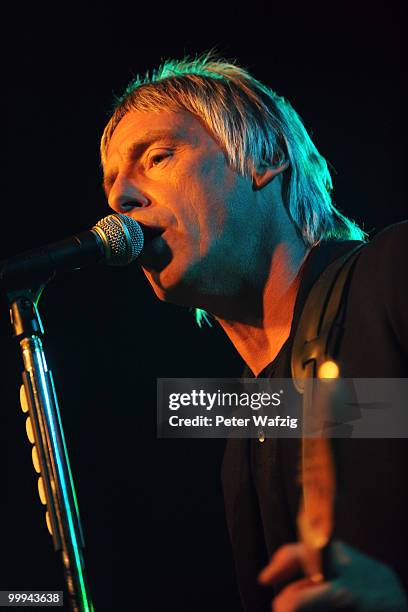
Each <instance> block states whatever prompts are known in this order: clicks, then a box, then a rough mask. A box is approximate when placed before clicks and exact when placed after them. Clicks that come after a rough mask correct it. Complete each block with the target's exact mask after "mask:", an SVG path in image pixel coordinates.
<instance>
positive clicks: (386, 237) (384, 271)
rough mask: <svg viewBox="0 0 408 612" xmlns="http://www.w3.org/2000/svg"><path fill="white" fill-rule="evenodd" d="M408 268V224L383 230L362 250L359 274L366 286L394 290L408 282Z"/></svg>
mask: <svg viewBox="0 0 408 612" xmlns="http://www.w3.org/2000/svg"><path fill="white" fill-rule="evenodd" d="M407 267H408V221H401V222H400V223H395V224H394V225H390V226H389V227H386V228H385V229H382V230H381V231H379V232H378V233H377V234H375V235H374V236H373V238H371V240H370V241H369V242H368V243H367V244H366V245H365V246H364V247H363V249H362V251H361V256H360V257H359V259H358V262H357V266H356V273H357V275H358V276H360V277H361V276H362V277H363V278H360V281H361V282H363V286H366V287H375V288H377V290H378V289H379V288H380V287H381V286H384V287H385V288H392V287H393V286H394V285H395V282H396V281H397V280H401V281H403V280H405V279H404V274H405V272H406V270H407Z"/></svg>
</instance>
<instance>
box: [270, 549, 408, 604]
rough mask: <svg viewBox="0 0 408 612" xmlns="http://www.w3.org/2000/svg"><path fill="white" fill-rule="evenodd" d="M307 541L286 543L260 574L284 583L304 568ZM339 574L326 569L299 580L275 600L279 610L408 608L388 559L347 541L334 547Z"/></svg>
mask: <svg viewBox="0 0 408 612" xmlns="http://www.w3.org/2000/svg"><path fill="white" fill-rule="evenodd" d="M305 558H306V550H305V545H304V544H303V543H301V542H299V543H295V544H286V545H285V546H282V547H281V548H279V550H278V551H277V552H276V553H275V555H274V556H273V557H272V559H271V561H270V563H269V565H267V566H266V567H265V568H264V569H263V570H262V572H261V573H260V575H259V578H258V580H259V582H260V583H261V584H263V585H270V584H272V585H279V584H282V583H287V582H289V581H290V580H293V579H294V577H295V576H299V574H301V573H302V572H303V571H304V559H305ZM329 558H330V564H331V569H332V571H333V575H334V576H335V578H334V579H333V580H330V581H324V579H323V577H322V576H321V575H320V574H316V575H314V576H312V577H310V578H302V579H300V580H294V581H293V582H291V583H290V584H289V585H288V586H286V587H284V588H283V589H282V591H280V593H279V595H278V596H277V597H275V599H274V600H273V603H272V610H273V612H318V611H319V612H329V611H330V610H342V611H344V612H346V611H347V612H404V611H405V612H406V611H407V610H408V603H407V599H406V596H405V594H404V591H403V590H402V587H401V585H400V583H399V581H398V578H397V577H396V575H395V574H394V572H393V571H392V570H391V569H390V568H389V567H388V566H386V565H384V564H383V563H380V562H379V561H375V560H374V559H372V558H370V557H367V556H366V555H363V554H362V553H360V552H358V551H356V550H355V549H353V548H350V547H349V546H346V545H345V544H344V543H342V542H338V541H337V542H333V543H332V544H331V547H330V556H329Z"/></svg>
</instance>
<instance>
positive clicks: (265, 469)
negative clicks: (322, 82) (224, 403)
mask: <svg viewBox="0 0 408 612" xmlns="http://www.w3.org/2000/svg"><path fill="white" fill-rule="evenodd" d="M350 138H351V137H350ZM351 145H352V143H350V146H351ZM101 154H102V163H103V170H104V187H105V191H106V195H107V198H108V201H109V205H110V206H111V208H113V209H114V210H115V211H116V212H118V213H125V214H127V215H129V216H131V217H132V218H134V219H135V220H136V221H138V222H139V223H141V224H142V226H143V228H144V230H145V232H146V237H147V241H146V246H145V248H144V251H143V253H142V255H141V257H140V260H139V261H140V264H141V266H142V268H143V271H144V273H145V274H146V276H147V278H148V280H149V282H150V284H151V286H152V288H153V290H154V291H155V293H156V295H157V296H158V297H159V299H161V300H163V301H165V302H172V303H176V304H180V305H183V306H194V307H196V308H197V313H198V316H199V317H202V316H204V311H205V312H207V313H210V314H211V315H212V316H213V317H214V318H215V319H216V320H217V321H218V323H219V324H220V325H221V326H222V328H223V329H224V331H225V333H226V334H227V335H228V337H229V338H230V340H231V341H232V343H233V344H234V346H235V348H236V349H237V351H238V352H239V353H240V355H241V356H242V358H243V359H244V361H245V363H246V364H247V372H246V376H259V377H265V378H270V377H278V378H288V377H290V376H291V370H290V358H291V351H292V345H293V339H294V336H295V334H296V330H297V325H298V322H299V319H300V317H301V314H302V310H303V306H304V304H305V301H306V299H307V296H308V295H309V293H310V291H311V289H312V287H313V285H314V284H315V282H316V281H317V280H318V279H319V278H320V276H321V275H322V273H323V272H324V271H325V270H326V269H327V268H328V266H329V265H330V264H332V263H333V262H335V261H336V260H338V259H339V258H340V257H343V256H344V255H345V254H347V253H348V252H350V251H351V250H353V249H355V248H356V246H360V245H362V248H361V249H360V253H359V257H358V259H357V260H356V263H355V265H354V267H353V270H352V273H350V280H349V282H348V285H347V299H346V302H345V307H344V308H345V310H344V312H345V314H344V325H342V329H343V333H342V336H341V341H340V342H339V346H338V347H337V352H336V360H337V363H338V365H339V368H340V372H341V376H344V377H382V378H390V377H401V378H402V377H406V376H407V369H408V367H407V359H406V354H407V347H408V325H407V322H406V318H405V314H406V312H408V291H407V288H406V278H407V276H406V261H407V257H406V256H407V244H408V240H407V237H408V232H407V226H406V225H405V224H403V223H401V224H398V225H395V226H393V227H391V228H389V229H388V230H385V231H383V232H382V233H380V234H379V235H378V236H377V237H375V238H374V239H373V240H372V241H371V242H369V243H367V244H364V243H365V242H366V236H365V234H364V233H363V232H362V231H361V230H360V229H359V228H358V226H357V225H356V224H355V223H353V222H352V221H351V220H350V219H347V218H346V217H345V216H343V215H342V214H341V213H340V212H339V211H338V210H337V209H336V208H335V206H334V205H333V203H332V200H331V190H332V182H331V177H330V174H329V171H328V168H327V163H326V161H325V159H324V158H323V157H322V156H321V155H320V153H319V152H318V151H317V149H316V147H315V145H314V144H313V142H312V141H311V139H310V137H309V135H308V133H307V132H306V130H305V128H304V126H303V124H302V122H301V120H300V118H299V116H298V115H297V113H296V112H295V111H294V109H293V108H292V107H291V105H290V104H289V103H288V102H287V101H286V100H284V99H283V98H281V97H280V96H278V95H277V94H275V93H274V92H273V91H272V90H271V89H269V88H268V87H266V86H265V85H263V84H262V83H260V82H259V81H257V80H256V79H254V78H253V77H252V76H251V75H250V74H249V73H248V72H247V71H245V70H244V69H242V68H240V67H238V66H237V65H235V64H231V63H227V62H224V61H221V60H218V59H216V58H214V57H213V56H211V55H206V56H203V57H201V58H198V59H196V60H182V61H167V62H165V63H164V64H163V65H162V66H160V68H158V69H157V70H155V71H153V72H152V73H151V76H146V77H145V78H144V79H136V80H135V81H133V82H131V83H130V84H129V86H128V87H127V89H126V91H125V92H124V94H123V96H122V97H121V98H120V99H119V100H117V101H116V106H115V109H114V111H113V114H112V117H111V119H110V121H109V123H108V124H107V126H106V128H105V131H104V134H103V137H102V143H101ZM404 267H405V273H404ZM404 274H405V276H404ZM336 442H338V449H337V451H336V456H337V457H338V462H339V466H338V469H339V473H340V476H341V478H340V480H341V486H340V487H339V491H338V500H337V506H336V515H335V521H334V527H333V539H332V543H331V545H330V551H329V555H330V565H331V569H332V571H331V575H330V576H328V575H325V576H323V575H320V576H316V575H313V576H309V575H307V573H305V569H304V567H303V564H302V559H303V555H304V544H303V543H302V542H298V541H297V528H296V517H297V515H298V510H299V502H300V498H301V495H302V487H301V485H300V484H299V479H298V464H299V453H300V441H299V440H294V439H290V440H289V439H286V440H285V439H274V440H268V439H267V440H261V439H260V440H230V441H229V442H228V444H227V450H226V455H225V459H224V466H223V483H224V494H225V502H226V511H227V520H228V526H229V531H230V536H231V541H232V546H233V552H234V557H235V563H236V570H237V576H238V582H239V588H240V592H241V597H242V600H243V604H244V607H245V609H246V610H247V611H249V612H261V611H263V610H268V609H270V605H271V601H270V599H271V596H270V591H269V589H266V588H265V585H268V586H273V588H274V597H273V604H272V605H273V609H274V610H275V611H292V610H358V611H363V610H364V611H378V612H379V611H385V610H387V611H388V610H404V609H407V608H406V599H405V594H404V588H403V586H402V584H404V585H405V588H406V586H407V583H408V580H407V569H406V568H407V563H406V560H405V551H406V547H407V537H406V536H407V526H406V524H405V523H406V520H405V514H406V490H405V486H404V478H406V477H405V473H406V467H407V454H406V452H405V443H404V440H401V439H399V440H356V439H354V440H341V441H336ZM261 570H263V571H261Z"/></svg>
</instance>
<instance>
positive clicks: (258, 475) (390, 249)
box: [222, 223, 408, 612]
mask: <svg viewBox="0 0 408 612" xmlns="http://www.w3.org/2000/svg"><path fill="white" fill-rule="evenodd" d="M358 244H359V243H358V242H355V241H345V242H336V241H331V242H322V243H320V245H319V246H317V247H315V248H314V249H312V251H311V253H310V255H309V257H308V259H307V261H306V263H305V266H304V271H303V274H302V279H301V284H300V288H299V292H298V296H297V299H296V304H295V308H294V315H293V321H292V326H291V332H290V335H289V338H288V340H287V341H286V343H285V344H284V346H283V347H282V349H281V351H280V352H279V354H278V355H277V357H276V358H275V359H274V361H273V362H272V363H270V364H269V365H268V366H267V367H266V368H265V369H264V370H263V371H262V372H261V374H260V375H259V376H260V377H262V378H273V377H275V378H289V377H290V375H291V374H290V358H291V348H292V343H293V338H294V334H295V331H296V328H297V322H298V320H299V317H300V314H301V312H302V308H303V305H304V303H305V300H306V298H307V295H308V293H309V291H310V289H311V287H312V286H313V284H314V283H315V281H316V280H317V278H319V276H320V274H321V273H322V272H323V270H324V269H325V268H326V267H327V266H328V265H329V264H330V263H331V262H332V261H333V260H334V259H336V258H337V257H340V256H341V255H342V254H343V253H345V252H347V251H349V250H351V249H353V248H354V247H355V246H356V245H358ZM407 268H408V223H400V224H397V225H394V226H392V227H390V228H388V229H387V230H384V231H383V232H381V233H380V234H379V235H377V236H376V237H375V238H374V239H373V240H372V241H371V242H370V243H369V244H367V245H366V246H365V247H364V248H363V249H362V252H361V254H360V256H359V258H358V260H357V263H356V265H355V268H354V270H353V274H352V278H351V283H350V287H349V292H348V297H347V307H346V319H345V330H344V335H343V337H342V341H341V345H340V349H339V354H338V356H337V362H338V364H339V366H340V373H341V376H343V377H346V378H353V377H354V378H358V377H360V378H380V377H381V378H394V377H395V378H407V377H408V357H407V356H408V317H407V315H408V283H407V278H408V275H407ZM244 376H245V377H250V376H251V373H250V371H249V370H248V371H247V372H245V374H244ZM407 404H408V402H407ZM407 410H408V406H407ZM332 443H333V444H334V445H335V454H336V462H337V465H336V468H337V472H338V483H339V484H338V490H337V502H336V516H335V532H334V537H336V538H339V539H341V540H343V541H345V542H346V543H348V544H349V545H351V546H354V547H355V548H357V549H359V550H361V551H362V552H365V553H366V554H368V555H370V556H372V557H375V558H377V559H379V560H380V561H383V562H385V563H387V564H388V565H390V566H391V567H392V568H393V569H394V570H395V571H396V572H397V574H398V575H399V576H400V578H401V580H402V581H403V583H404V584H405V588H406V589H408V563H407V562H406V551H407V549H408V548H407V546H408V522H407V520H406V512H407V501H408V499H407V487H406V480H407V475H408V469H407V468H408V453H407V449H408V446H407V441H406V440H404V439H347V440H344V439H336V440H332ZM299 453H300V441H299V440H296V439H284V438H280V439H273V440H271V439H269V440H268V439H267V440H265V442H263V443H260V442H259V441H258V440H254V439H252V440H244V439H242V440H240V439H234V440H229V441H228V443H227V448H226V452H225V456H224V463H223V470H222V480H223V487H224V497H225V507H226V514H227V523H228V528H229V532H230V537H231V542H232V547H233V554H234V558H235V563H236V571H237V579H238V585H239V589H240V592H241V597H242V600H243V603H244V607H245V609H246V610H247V611H248V612H260V611H263V610H265V611H266V610H270V605H271V597H272V593H271V592H267V591H266V590H265V589H263V588H262V587H258V586H257V583H256V577H257V575H258V573H259V571H260V570H261V569H262V567H264V566H265V565H266V564H267V562H268V560H269V558H270V557H271V555H272V554H273V553H274V552H275V551H276V550H277V548H279V546H281V545H283V544H285V543H287V542H290V541H295V540H296V539H297V532H296V516H297V511H298V503H299V495H300V487H299V484H298V480H299V479H298V478H297V475H298V467H299Z"/></svg>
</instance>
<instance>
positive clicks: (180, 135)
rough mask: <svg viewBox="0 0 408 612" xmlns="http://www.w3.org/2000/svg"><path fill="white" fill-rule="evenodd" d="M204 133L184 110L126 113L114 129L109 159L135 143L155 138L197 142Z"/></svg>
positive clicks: (192, 117) (192, 116)
mask: <svg viewBox="0 0 408 612" xmlns="http://www.w3.org/2000/svg"><path fill="white" fill-rule="evenodd" d="M200 130H203V128H202V126H201V124H200V122H199V121H198V120H197V119H196V118H195V117H194V115H192V114H191V113H189V112H187V111H179V112H173V111H129V112H128V113H126V115H124V116H123V117H122V119H121V120H120V121H119V123H118V125H117V126H116V128H115V130H114V132H113V134H112V137H111V140H110V143H109V147H108V151H107V154H108V157H109V156H110V155H111V154H113V153H114V152H115V151H118V152H120V153H122V154H124V153H126V149H127V148H128V147H129V146H131V145H133V144H134V143H135V142H137V141H140V142H147V141H150V140H151V141H153V140H155V139H157V140H158V139H164V138H166V137H167V138H171V139H173V140H174V139H180V140H189V141H193V142H196V141H197V138H198V133H199V131H200Z"/></svg>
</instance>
